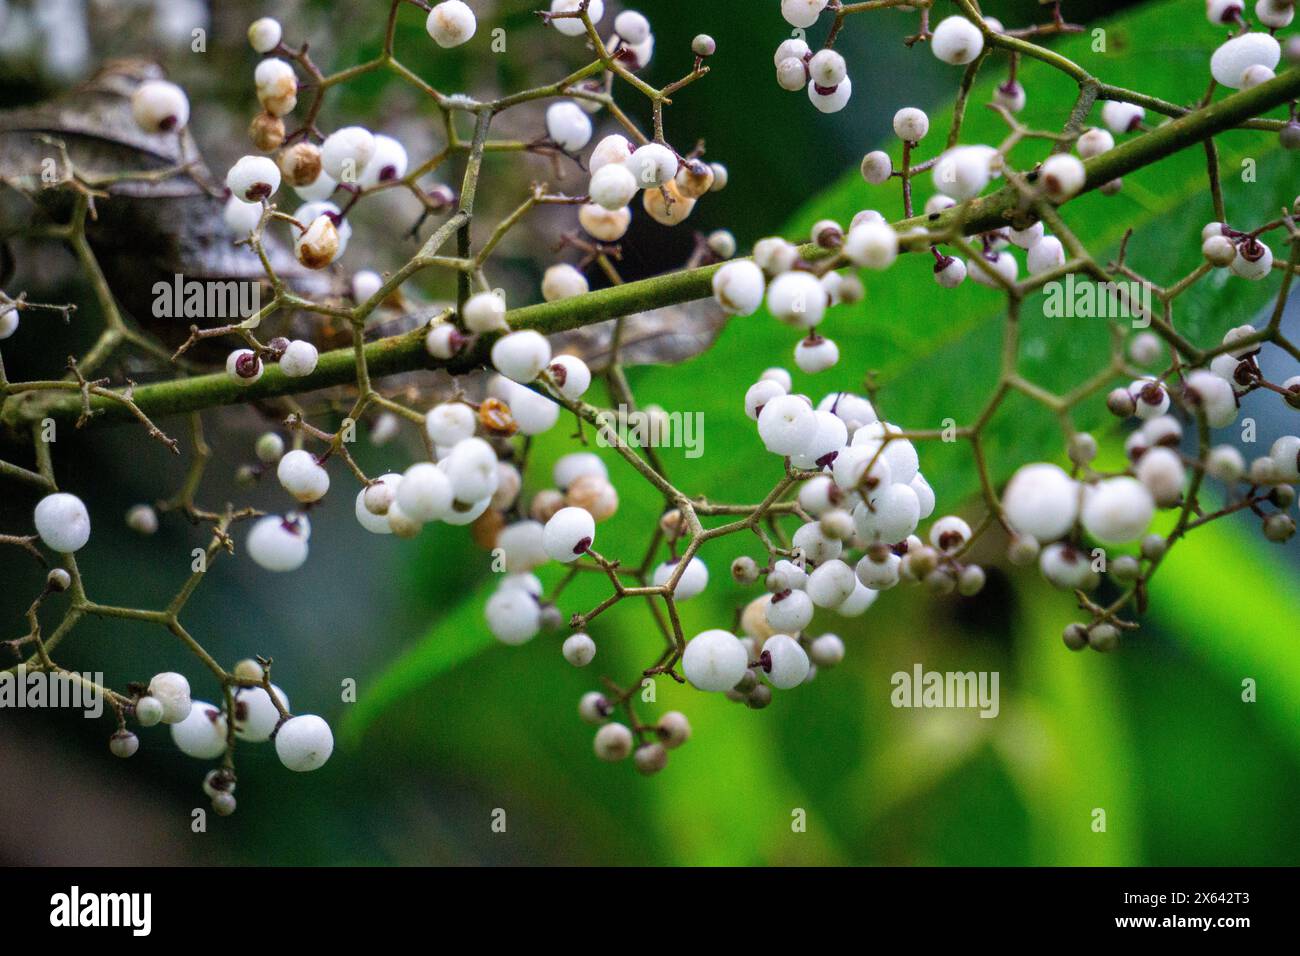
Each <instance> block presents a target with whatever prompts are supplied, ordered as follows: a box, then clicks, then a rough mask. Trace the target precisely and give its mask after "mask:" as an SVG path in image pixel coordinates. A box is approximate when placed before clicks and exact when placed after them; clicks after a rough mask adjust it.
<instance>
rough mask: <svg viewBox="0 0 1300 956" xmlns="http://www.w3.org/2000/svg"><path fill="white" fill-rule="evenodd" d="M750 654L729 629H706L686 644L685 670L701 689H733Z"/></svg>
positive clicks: (683, 661) (746, 665) (694, 683)
mask: <svg viewBox="0 0 1300 956" xmlns="http://www.w3.org/2000/svg"><path fill="white" fill-rule="evenodd" d="M748 668H749V654H748V653H746V651H745V645H744V644H742V643H741V642H740V639H739V638H738V637H736V635H734V634H732V633H731V632H730V631H723V630H709V631H703V632H701V633H699V634H697V635H695V637H694V638H692V639H691V641H690V642H689V643H688V644H687V645H686V651H685V653H684V654H682V672H683V673H684V674H685V675H686V679H687V680H688V681H690V682H691V684H692V685H694V686H695V687H696V688H697V689H699V690H704V691H722V690H731V688H733V687H735V686H736V685H737V684H738V683H740V679H741V678H742V677H744V676H745V671H746V670H747V669H748Z"/></svg>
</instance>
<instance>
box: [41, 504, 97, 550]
mask: <svg viewBox="0 0 1300 956" xmlns="http://www.w3.org/2000/svg"><path fill="white" fill-rule="evenodd" d="M34 521H35V524H36V533H37V534H38V535H40V537H41V542H42V543H43V544H44V545H45V546H46V547H47V548H49V549H50V550H51V551H57V552H58V553H59V554H71V553H73V552H74V551H80V550H81V549H82V548H84V547H85V546H86V542H87V541H89V540H90V514H89V512H87V511H86V506H85V505H84V504H83V503H82V501H81V499H80V498H78V497H77V496H76V495H70V494H68V493H67V492H66V491H57V492H55V493H54V494H52V495H46V496H45V497H44V498H42V499H41V500H40V501H38V502H37V503H36V513H35V515H34Z"/></svg>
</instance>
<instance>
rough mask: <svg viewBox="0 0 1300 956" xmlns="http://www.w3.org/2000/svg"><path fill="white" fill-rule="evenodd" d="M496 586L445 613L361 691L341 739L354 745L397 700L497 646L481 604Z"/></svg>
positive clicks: (489, 584) (481, 589)
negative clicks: (494, 645)
mask: <svg viewBox="0 0 1300 956" xmlns="http://www.w3.org/2000/svg"><path fill="white" fill-rule="evenodd" d="M493 583H494V582H487V583H485V584H484V585H482V586H480V587H479V588H478V589H477V590H476V591H475V592H473V593H472V594H470V595H469V596H468V597H466V598H464V599H463V600H462V601H461V602H460V603H459V604H457V605H455V606H454V609H453V610H451V611H450V612H448V613H445V614H443V615H442V616H441V617H440V618H439V619H438V621H437V622H436V623H435V624H434V625H433V626H432V627H431V628H430V629H429V630H428V631H427V632H426V633H425V634H424V636H423V637H422V638H420V640H419V641H418V642H417V643H416V644H415V646H414V647H412V648H411V649H410V650H409V651H407V652H406V653H405V654H403V655H402V656H401V657H399V658H397V660H395V661H393V662H392V663H391V664H389V665H388V666H387V667H386V668H385V669H384V670H383V671H381V672H380V673H379V674H378V675H377V676H375V677H373V678H369V679H367V680H365V681H364V682H363V684H362V685H361V686H360V687H359V688H358V692H357V701H356V703H355V704H353V705H352V706H351V707H350V708H349V709H348V711H347V716H346V717H345V719H344V721H343V726H342V730H341V733H340V736H341V737H342V739H343V741H344V742H345V743H346V744H356V743H357V742H359V741H360V739H361V737H362V736H363V735H364V734H365V732H366V729H367V728H368V727H369V726H370V725H371V724H372V723H374V721H375V720H376V719H377V718H378V717H379V716H380V715H381V714H383V713H384V712H385V711H386V710H387V709H388V708H389V707H390V706H391V705H392V704H393V702H394V701H397V700H400V699H402V698H403V697H405V696H406V695H407V694H409V693H411V692H412V691H415V690H418V689H419V688H421V687H424V686H426V685H427V684H429V683H430V682H431V681H433V680H434V679H435V678H437V677H438V676H439V675H440V674H445V673H446V672H448V671H450V670H452V669H453V668H455V667H457V666H458V665H460V664H462V663H464V662H465V661H467V660H469V659H470V658H472V657H475V656H477V655H478V654H480V653H482V652H483V651H485V650H487V649H488V648H489V647H491V646H492V645H493V644H495V643H496V641H494V640H493V638H492V634H491V632H489V631H488V629H487V625H486V624H484V622H483V605H484V604H485V603H486V602H487V598H488V595H489V594H490V593H491V587H492V584H493Z"/></svg>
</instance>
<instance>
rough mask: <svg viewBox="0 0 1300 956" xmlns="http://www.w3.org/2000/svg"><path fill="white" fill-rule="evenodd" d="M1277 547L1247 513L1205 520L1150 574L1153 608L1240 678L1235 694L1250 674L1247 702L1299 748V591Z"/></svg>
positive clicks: (1224, 669)
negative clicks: (1252, 697) (1252, 695)
mask: <svg viewBox="0 0 1300 956" xmlns="http://www.w3.org/2000/svg"><path fill="white" fill-rule="evenodd" d="M1280 553H1281V547H1280V546H1278V545H1270V544H1268V543H1266V542H1265V541H1264V539H1263V536H1262V535H1260V533H1259V530H1258V527H1255V528H1253V529H1252V518H1251V516H1249V514H1247V515H1245V516H1238V517H1232V518H1225V519H1223V520H1221V521H1214V522H1211V523H1210V524H1207V525H1203V526H1202V527H1200V528H1197V529H1196V530H1195V531H1194V532H1192V533H1191V534H1189V535H1188V536H1187V538H1186V539H1185V540H1184V541H1182V542H1181V543H1179V544H1178V545H1177V546H1176V547H1175V548H1174V549H1173V550H1172V551H1170V553H1169V557H1168V558H1166V559H1165V561H1164V562H1163V563H1162V564H1161V566H1160V569H1159V571H1158V572H1157V573H1156V574H1155V576H1154V577H1152V579H1151V586H1150V594H1151V614H1152V616H1153V617H1154V618H1155V619H1156V620H1157V621H1159V622H1160V624H1161V625H1162V626H1163V627H1165V628H1166V629H1168V630H1169V631H1170V633H1172V634H1173V635H1174V636H1175V637H1176V638H1179V639H1181V640H1184V641H1185V642H1186V644H1187V646H1188V647H1189V648H1190V649H1191V650H1192V651H1193V652H1194V653H1196V654H1197V655H1199V656H1201V657H1202V658H1204V659H1205V660H1206V661H1207V662H1209V663H1210V664H1211V665H1212V666H1213V667H1214V669H1215V670H1217V671H1218V672H1219V673H1221V674H1223V675H1224V676H1225V677H1227V678H1228V679H1229V680H1230V681H1231V683H1233V684H1235V685H1237V688H1238V690H1237V693H1238V695H1239V694H1240V692H1241V685H1242V681H1244V680H1245V679H1247V678H1250V679H1251V680H1253V681H1254V682H1255V685H1256V693H1257V695H1258V696H1257V700H1258V702H1257V703H1254V704H1246V705H1243V706H1251V707H1258V708H1259V710H1260V712H1261V715H1262V716H1263V717H1264V718H1265V719H1267V720H1268V721H1269V722H1270V723H1272V724H1273V726H1274V728H1275V729H1276V730H1277V732H1278V734H1279V735H1280V736H1283V737H1285V738H1286V739H1288V740H1289V742H1290V745H1291V746H1292V747H1293V748H1295V749H1296V750H1297V751H1300V647H1297V644H1296V640H1295V636H1296V632H1295V622H1296V621H1300V591H1297V589H1296V588H1295V586H1294V579H1295V571H1294V570H1293V569H1292V568H1291V567H1290V566H1288V565H1287V564H1286V562H1285V561H1283V560H1282V559H1281V557H1280ZM1266 582H1279V583H1281V584H1283V585H1284V586H1281V587H1268V586H1266ZM1287 584H1289V585H1290V586H1285V585H1287Z"/></svg>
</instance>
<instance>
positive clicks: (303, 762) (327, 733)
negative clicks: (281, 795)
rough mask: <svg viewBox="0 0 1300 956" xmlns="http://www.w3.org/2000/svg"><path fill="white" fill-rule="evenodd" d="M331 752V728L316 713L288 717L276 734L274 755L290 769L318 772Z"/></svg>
mask: <svg viewBox="0 0 1300 956" xmlns="http://www.w3.org/2000/svg"><path fill="white" fill-rule="evenodd" d="M333 752H334V734H333V732H331V730H330V725H329V724H327V723H325V721H324V720H323V719H321V718H320V717H317V716H316V715H315V714H303V715H302V716H300V717H290V718H289V719H288V720H286V721H285V722H284V724H283V725H282V726H281V727H280V730H279V732H278V733H277V734H276V735H275V754H276V756H277V757H279V758H280V763H282V764H284V765H285V766H286V767H288V768H289V769H290V770H295V771H298V772H306V771H308V770H318V769H319V768H321V767H323V766H324V765H325V761H327V760H329V759H330V754H332V753H333Z"/></svg>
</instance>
